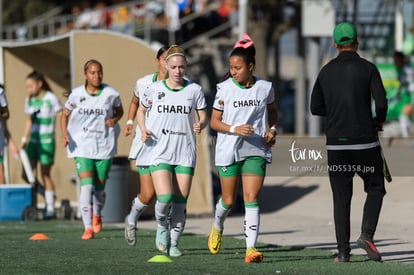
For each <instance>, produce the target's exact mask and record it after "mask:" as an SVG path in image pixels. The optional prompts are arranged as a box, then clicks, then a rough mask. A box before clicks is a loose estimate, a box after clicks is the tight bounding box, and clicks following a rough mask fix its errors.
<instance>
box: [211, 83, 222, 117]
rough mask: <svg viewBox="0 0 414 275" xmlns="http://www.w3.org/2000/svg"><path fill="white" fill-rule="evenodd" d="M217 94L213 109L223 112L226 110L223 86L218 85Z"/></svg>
mask: <svg viewBox="0 0 414 275" xmlns="http://www.w3.org/2000/svg"><path fill="white" fill-rule="evenodd" d="M216 87H217V93H216V97H215V98H214V103H213V109H216V110H219V111H223V110H224V99H223V96H222V95H223V92H222V91H223V90H222V87H221V85H217V86H216Z"/></svg>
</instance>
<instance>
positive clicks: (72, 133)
mask: <svg viewBox="0 0 414 275" xmlns="http://www.w3.org/2000/svg"><path fill="white" fill-rule="evenodd" d="M84 73H85V80H86V83H85V85H82V86H79V87H77V88H75V89H73V90H72V92H71V93H70V94H69V97H68V99H67V101H66V103H65V108H64V109H63V114H62V123H61V126H62V145H63V146H65V147H66V146H67V151H68V157H70V158H74V159H75V166H76V172H77V174H78V176H79V178H80V185H81V190H80V196H79V206H80V208H81V213H82V220H83V224H84V226H85V231H84V233H83V235H82V239H83V240H89V239H92V238H93V237H94V234H97V233H99V232H100V231H101V229H102V218H101V214H102V209H103V207H104V204H105V182H106V179H107V177H108V173H109V170H110V168H111V161H112V157H113V156H114V155H115V154H116V150H117V147H116V146H117V138H118V134H119V125H118V121H119V120H120V119H121V117H122V115H123V109H122V104H121V99H120V96H119V93H118V91H117V90H115V89H114V88H113V87H111V86H108V85H106V84H103V83H102V79H103V67H102V64H101V63H100V62H99V61H97V60H94V59H91V60H89V61H88V62H86V63H85V65H84ZM92 205H93V209H92Z"/></svg>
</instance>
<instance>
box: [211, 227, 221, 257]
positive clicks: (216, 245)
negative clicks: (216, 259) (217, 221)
mask: <svg viewBox="0 0 414 275" xmlns="http://www.w3.org/2000/svg"><path fill="white" fill-rule="evenodd" d="M222 238H223V230H217V229H215V228H214V225H213V226H212V227H211V232H210V235H209V236H208V250H210V253H211V254H218V253H219V252H220V248H221V239H222Z"/></svg>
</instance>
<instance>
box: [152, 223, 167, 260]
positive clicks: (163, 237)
mask: <svg viewBox="0 0 414 275" xmlns="http://www.w3.org/2000/svg"><path fill="white" fill-rule="evenodd" d="M155 246H156V247H157V249H158V251H160V252H162V253H165V254H167V252H168V251H167V250H168V230H167V228H163V227H160V226H158V227H157V236H156V239H155Z"/></svg>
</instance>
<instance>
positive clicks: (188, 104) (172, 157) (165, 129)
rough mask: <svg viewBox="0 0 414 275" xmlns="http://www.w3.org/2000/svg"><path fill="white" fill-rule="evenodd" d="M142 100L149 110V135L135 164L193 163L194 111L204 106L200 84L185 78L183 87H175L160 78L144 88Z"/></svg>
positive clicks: (186, 164)
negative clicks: (186, 80)
mask: <svg viewBox="0 0 414 275" xmlns="http://www.w3.org/2000/svg"><path fill="white" fill-rule="evenodd" d="M141 104H142V105H143V106H145V107H146V108H148V111H149V112H150V115H149V116H148V117H147V118H146V121H145V126H146V128H147V129H148V130H150V131H151V133H152V135H151V138H150V139H149V140H147V141H146V142H145V143H144V146H143V148H142V150H141V152H140V153H139V155H138V158H137V165H158V164H160V163H166V164H171V165H182V166H187V167H195V164H196V140H195V134H194V131H193V125H194V122H195V115H196V114H195V111H196V110H202V109H205V108H206V107H207V106H206V101H205V98H204V92H203V89H202V87H201V86H200V85H198V84H196V83H193V82H190V81H188V82H187V83H186V85H185V86H184V87H183V88H182V89H180V90H178V91H174V90H171V89H170V88H168V87H167V85H166V83H165V80H161V81H158V82H155V83H153V84H151V85H150V86H149V87H148V89H146V90H145V92H144V94H143V96H142V97H141ZM141 156H142V157H141Z"/></svg>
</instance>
